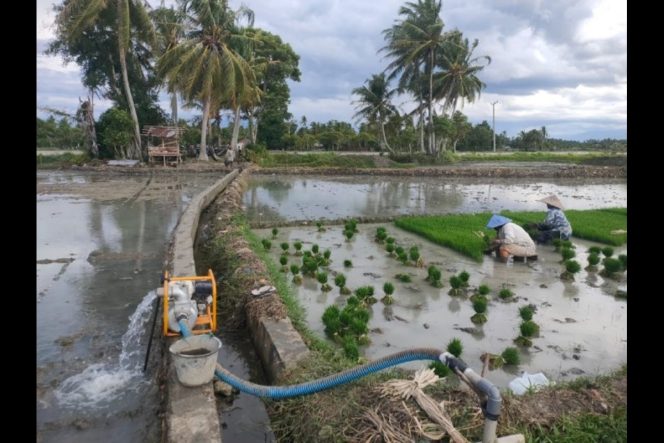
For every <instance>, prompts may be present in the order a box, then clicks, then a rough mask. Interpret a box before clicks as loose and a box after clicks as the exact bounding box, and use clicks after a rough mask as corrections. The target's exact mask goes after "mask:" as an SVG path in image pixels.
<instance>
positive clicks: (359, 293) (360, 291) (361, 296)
mask: <svg viewBox="0 0 664 443" xmlns="http://www.w3.org/2000/svg"><path fill="white" fill-rule="evenodd" d="M368 296H369V290H368V289H367V287H366V286H360V287H359V288H357V289H356V290H355V297H357V299H358V300H360V301H364V300H365V299H366V298H367V297H368Z"/></svg>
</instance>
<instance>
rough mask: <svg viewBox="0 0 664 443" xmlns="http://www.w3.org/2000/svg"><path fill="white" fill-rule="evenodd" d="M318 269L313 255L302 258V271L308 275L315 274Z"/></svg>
mask: <svg viewBox="0 0 664 443" xmlns="http://www.w3.org/2000/svg"><path fill="white" fill-rule="evenodd" d="M316 271H318V263H317V262H316V260H314V259H313V257H303V258H302V273H303V274H305V275H309V276H312V277H313V276H315V275H316Z"/></svg>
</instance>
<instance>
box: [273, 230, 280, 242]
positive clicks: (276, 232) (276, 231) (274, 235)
mask: <svg viewBox="0 0 664 443" xmlns="http://www.w3.org/2000/svg"><path fill="white" fill-rule="evenodd" d="M277 234H279V230H278V229H277V228H272V238H273V239H274V238H277Z"/></svg>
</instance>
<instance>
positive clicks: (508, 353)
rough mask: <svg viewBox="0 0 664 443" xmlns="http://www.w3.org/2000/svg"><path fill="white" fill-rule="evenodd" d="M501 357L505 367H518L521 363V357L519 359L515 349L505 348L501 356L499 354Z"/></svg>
mask: <svg viewBox="0 0 664 443" xmlns="http://www.w3.org/2000/svg"><path fill="white" fill-rule="evenodd" d="M500 355H501V357H503V360H504V361H505V364H506V365H514V366H516V365H518V364H519V363H521V357H519V351H518V350H517V349H516V348H512V347H508V348H505V350H504V351H503V353H502V354H500Z"/></svg>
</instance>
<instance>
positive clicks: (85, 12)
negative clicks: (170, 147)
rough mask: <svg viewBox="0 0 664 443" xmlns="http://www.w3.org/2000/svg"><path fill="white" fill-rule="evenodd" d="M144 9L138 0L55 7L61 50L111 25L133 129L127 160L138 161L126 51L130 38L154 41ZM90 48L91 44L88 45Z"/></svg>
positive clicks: (71, 0) (88, 0)
mask: <svg viewBox="0 0 664 443" xmlns="http://www.w3.org/2000/svg"><path fill="white" fill-rule="evenodd" d="M147 8H148V6H147V5H146V3H144V2H142V1H140V0H64V2H63V3H62V4H61V5H58V6H56V11H57V13H58V14H57V17H56V19H55V23H56V37H57V40H59V41H60V42H61V44H64V45H65V46H69V45H75V44H77V43H78V42H79V41H80V40H81V39H83V40H89V38H90V36H89V35H87V34H88V33H94V32H95V27H98V26H99V25H100V24H101V23H102V22H109V21H110V22H111V23H112V27H111V29H110V30H109V31H108V32H110V34H112V35H113V37H114V38H115V41H116V48H115V49H116V51H117V55H118V61H119V63H120V70H121V76H122V86H123V89H124V95H125V98H126V100H127V105H128V108H129V112H130V115H131V119H132V121H133V126H134V134H133V135H134V146H133V149H132V150H131V152H130V157H131V158H141V155H142V154H141V131H140V126H139V121H138V116H137V114H136V106H135V104H134V98H133V96H132V92H131V87H130V84H129V74H128V71H127V51H128V50H129V48H130V47H131V39H132V34H134V33H135V36H136V37H137V38H139V39H141V40H143V41H146V42H148V43H152V42H153V41H154V29H153V27H152V23H151V21H150V18H149V16H148V12H147ZM92 44H94V42H92Z"/></svg>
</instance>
